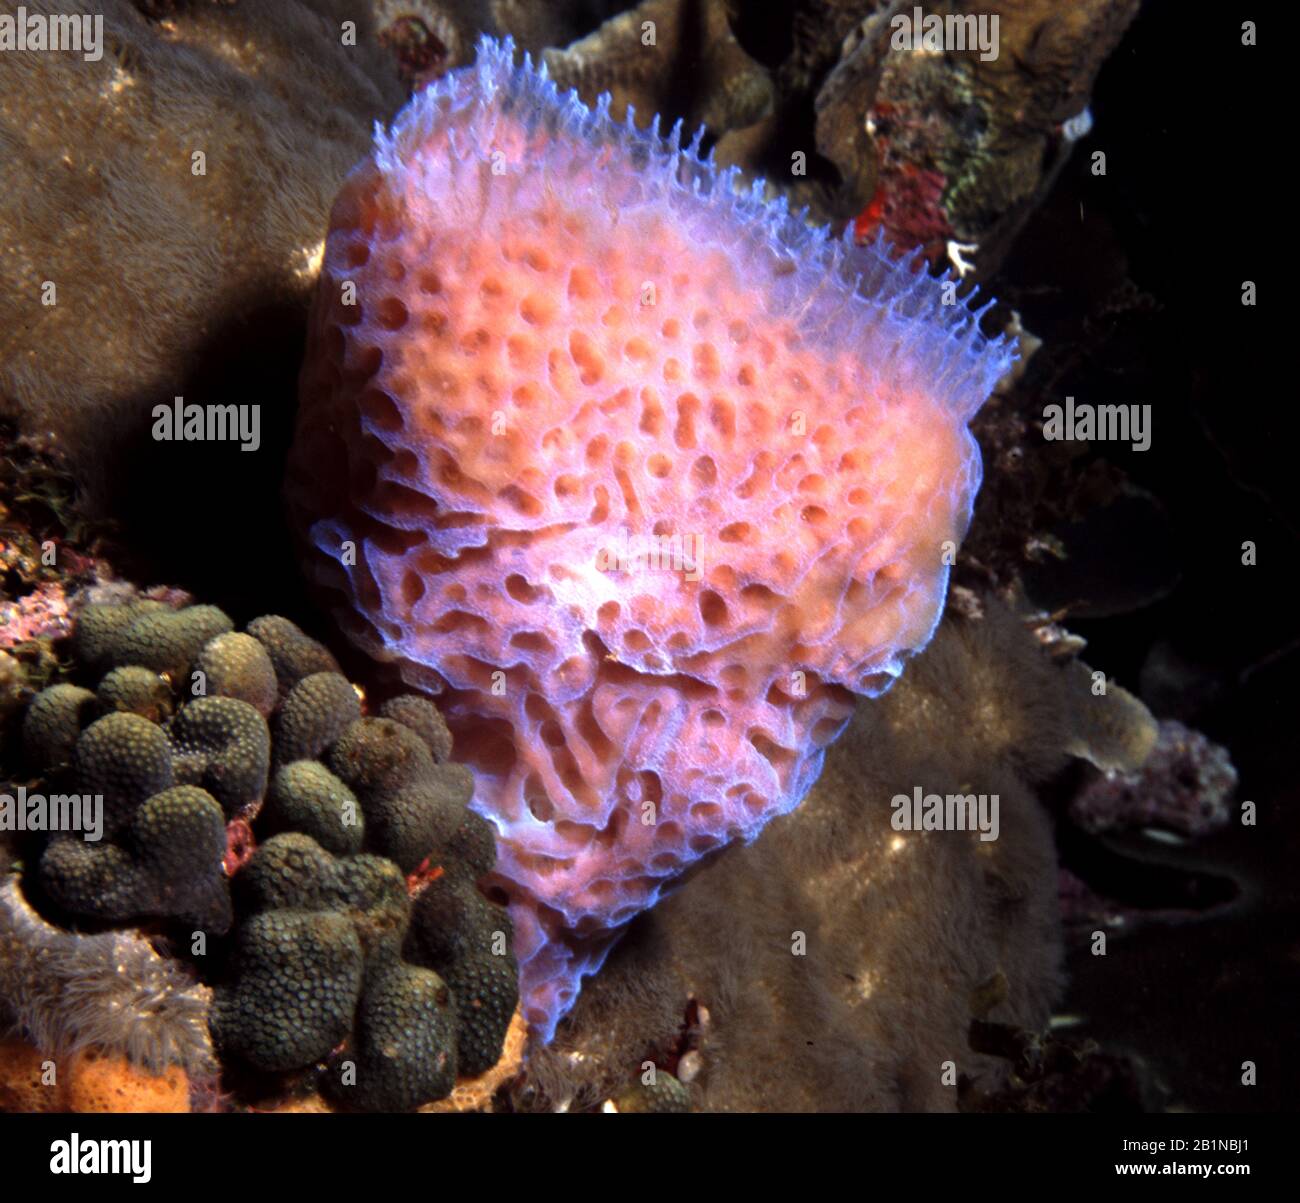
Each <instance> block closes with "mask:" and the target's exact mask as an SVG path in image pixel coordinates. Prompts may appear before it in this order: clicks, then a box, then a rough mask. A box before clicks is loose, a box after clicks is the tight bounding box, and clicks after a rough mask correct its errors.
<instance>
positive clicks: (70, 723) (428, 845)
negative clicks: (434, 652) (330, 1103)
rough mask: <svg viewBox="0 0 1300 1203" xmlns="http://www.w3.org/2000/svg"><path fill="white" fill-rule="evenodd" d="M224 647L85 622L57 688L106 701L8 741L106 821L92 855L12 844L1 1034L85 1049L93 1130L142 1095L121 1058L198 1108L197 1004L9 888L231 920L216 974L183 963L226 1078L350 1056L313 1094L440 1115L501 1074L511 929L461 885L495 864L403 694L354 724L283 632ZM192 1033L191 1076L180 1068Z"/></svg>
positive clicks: (217, 640)
mask: <svg viewBox="0 0 1300 1203" xmlns="http://www.w3.org/2000/svg"><path fill="white" fill-rule="evenodd" d="M232 626H233V624H232V623H231V621H230V619H229V618H228V617H227V616H226V615H225V614H224V613H222V612H221V611H220V610H217V609H216V608H214V607H210V606H183V607H181V608H179V609H174V608H172V607H170V606H168V605H165V604H163V603H161V602H153V601H131V602H124V603H117V602H108V603H102V604H96V603H92V604H90V605H87V606H86V607H85V608H84V609H82V610H81V613H80V616H79V619H78V624H77V629H76V632H75V634H74V638H73V640H72V650H73V665H72V671H73V673H74V674H76V676H77V679H79V680H86V681H88V682H89V683H90V684H95V682H96V681H98V684H97V686H96V688H95V689H93V690H92V689H87V688H84V687H83V686H82V685H79V684H73V683H72V682H70V681H59V682H57V683H55V684H53V685H51V686H49V687H48V688H47V689H45V690H43V691H41V692H40V693H38V694H36V695H35V696H34V698H33V699H32V701H31V703H30V705H29V706H28V708H27V712H26V715H25V716H24V720H23V724H22V734H23V744H24V748H25V752H26V755H27V759H28V767H29V769H30V770H31V771H32V772H33V773H35V774H36V776H35V777H33V778H31V781H32V782H33V785H34V786H35V785H39V784H41V783H43V784H44V785H45V786H46V787H48V788H50V789H52V790H53V789H58V788H62V787H64V786H66V787H68V788H69V789H75V790H77V791H80V794H81V795H84V796H89V797H95V796H101V797H102V800H103V824H102V830H101V832H100V835H101V837H102V838H99V839H95V838H89V839H88V838H82V834H81V833H78V832H71V831H64V830H60V831H58V832H55V833H52V834H49V835H47V836H44V837H41V836H40V835H39V833H34V834H33V835H32V836H29V837H28V838H29V839H30V840H31V841H32V842H31V848H30V850H31V852H32V853H33V854H34V855H33V857H32V859H31V860H30V862H28V863H30V864H31V866H32V868H31V870H30V871H29V873H27V874H25V875H24V877H23V880H22V885H21V886H20V883H19V878H18V877H15V876H12V875H11V876H10V877H8V878H7V880H6V891H7V893H6V895H5V899H4V901H5V907H6V910H5V912H4V915H3V918H4V922H3V923H0V1011H3V1015H2V1016H0V1020H2V1021H3V1023H4V1024H5V1025H7V1026H9V1027H12V1028H13V1029H14V1030H15V1031H16V1032H18V1033H19V1034H20V1035H21V1036H22V1038H23V1039H25V1040H26V1041H27V1042H28V1043H29V1044H30V1045H31V1047H32V1048H34V1049H38V1050H40V1051H41V1052H42V1054H45V1053H48V1054H49V1055H50V1056H52V1057H55V1058H64V1057H68V1056H73V1055H76V1054H78V1053H80V1052H81V1051H82V1050H85V1049H93V1050H95V1055H96V1056H97V1057H99V1058H100V1061H101V1062H102V1063H101V1064H100V1066H99V1069H98V1070H97V1071H96V1072H97V1073H99V1074H100V1076H101V1077H102V1078H103V1081H102V1082H99V1083H98V1084H97V1085H95V1086H94V1087H93V1088H92V1087H89V1086H88V1087H87V1088H86V1092H83V1093H85V1095H86V1097H85V1100H84V1101H85V1102H86V1105H87V1106H90V1105H91V1104H92V1103H93V1101H94V1100H93V1098H92V1097H91V1096H92V1095H94V1096H95V1097H97V1098H101V1102H103V1101H105V1100H109V1099H111V1098H117V1099H118V1100H119V1101H122V1100H123V1099H125V1098H126V1095H125V1094H123V1091H126V1092H127V1093H129V1092H130V1091H131V1090H134V1089H136V1087H135V1086H131V1085H130V1081H131V1077H130V1075H131V1071H130V1069H129V1067H127V1068H123V1067H121V1066H117V1062H116V1061H114V1058H117V1057H119V1056H120V1057H125V1058H126V1059H127V1061H129V1062H130V1063H131V1065H134V1066H137V1067H140V1068H141V1069H144V1070H148V1071H150V1072H153V1073H160V1072H163V1071H165V1070H166V1068H167V1067H168V1066H169V1065H175V1064H180V1065H181V1066H182V1067H183V1068H184V1069H185V1070H186V1071H187V1074H188V1075H189V1078H188V1079H186V1078H185V1077H182V1078H180V1079H175V1080H173V1079H172V1078H167V1079H166V1083H165V1088H164V1084H159V1083H154V1085H153V1086H152V1087H148V1089H154V1087H156V1088H157V1089H158V1090H161V1091H163V1093H166V1090H168V1089H171V1088H172V1087H176V1088H177V1089H179V1088H180V1087H181V1086H183V1085H184V1082H185V1081H186V1080H190V1081H192V1082H193V1083H197V1084H198V1085H199V1086H200V1087H202V1088H204V1089H206V1088H207V1084H210V1083H211V1081H212V1080H213V1069H214V1063H213V1060H212V1052H211V1047H210V1045H209V1043H208V1040H209V1038H208V991H207V989H206V987H199V986H197V985H194V983H193V981H192V979H191V978H190V977H189V976H188V975H187V973H186V970H185V969H184V968H183V967H182V966H181V964H180V963H179V962H173V961H171V960H168V959H164V958H162V957H160V956H159V955H158V954H157V953H156V952H154V951H153V949H152V947H151V946H150V945H149V944H148V943H147V942H146V941H145V940H144V938H143V937H141V936H138V935H134V934H129V933H114V932H107V933H103V934H101V935H95V936H91V935H84V936H83V935H75V934H73V933H72V932H64V931H62V930H61V929H60V928H59V927H57V926H56V925H55V924H53V923H52V922H50V921H49V920H47V919H45V918H41V917H40V916H38V915H37V914H36V913H35V912H34V911H33V910H32V909H31V907H30V905H29V903H28V901H27V900H26V899H25V898H24V896H23V889H24V888H27V889H36V890H37V893H38V901H40V903H41V904H42V905H44V906H46V907H52V908H53V912H54V913H55V914H56V915H57V916H58V917H62V918H69V917H71V918H73V919H83V920H84V919H92V920H94V921H95V922H97V923H113V924H120V923H124V922H136V921H142V920H152V921H168V922H170V923H171V924H173V925H174V924H175V923H176V922H177V921H181V920H183V921H185V923H186V924H188V925H190V926H195V927H197V929H198V931H200V932H202V933H203V934H204V935H205V938H206V937H208V936H211V937H216V938H219V937H220V936H222V935H223V933H225V932H226V931H227V930H228V929H230V928H231V926H232V921H234V920H235V919H237V923H236V924H235V930H234V934H233V936H232V937H231V940H230V941H229V944H228V945H220V944H219V945H218V947H217V948H216V949H214V950H213V953H214V954H215V955H214V958H213V959H212V960H209V959H208V955H209V954H207V953H199V954H197V955H196V956H195V957H194V960H195V962H196V964H197V966H198V967H199V968H200V969H201V970H202V972H203V976H204V980H207V981H215V982H216V983H217V984H218V989H217V995H216V1002H215V1006H214V1008H213V1010H212V1016H211V1026H212V1032H213V1035H214V1037H215V1039H216V1040H217V1042H218V1044H219V1046H220V1049H221V1051H222V1052H223V1054H224V1055H225V1056H226V1057H228V1058H233V1059H236V1060H238V1061H240V1062H243V1063H245V1064H247V1065H250V1066H252V1067H254V1068H255V1069H257V1070H259V1071H262V1072H264V1073H282V1072H283V1071H300V1070H303V1071H305V1070H310V1069H312V1067H313V1066H315V1065H316V1064H317V1063H318V1062H320V1063H323V1062H324V1061H325V1060H326V1058H327V1057H329V1055H330V1054H331V1053H332V1052H333V1051H335V1050H336V1046H338V1045H339V1044H340V1043H341V1042H343V1041H345V1040H346V1041H347V1048H346V1049H345V1050H344V1051H345V1053H346V1061H347V1065H342V1064H341V1063H339V1058H335V1063H336V1065H337V1067H338V1069H339V1073H338V1074H337V1075H335V1077H334V1078H328V1077H327V1078H326V1079H324V1081H326V1083H327V1084H328V1086H329V1090H330V1093H331V1096H332V1097H334V1098H335V1099H337V1100H338V1101H339V1102H340V1103H341V1104H342V1105H344V1106H348V1107H354V1108H364V1109H372V1110H409V1109H412V1108H414V1107H416V1106H420V1105H424V1104H428V1103H432V1102H435V1101H438V1100H441V1099H444V1098H445V1097H447V1096H448V1095H449V1094H450V1092H451V1091H452V1090H453V1088H454V1087H455V1085H456V1082H457V1075H458V1067H459V1074H460V1076H461V1078H462V1079H464V1080H465V1081H466V1082H469V1081H470V1080H473V1079H477V1078H478V1077H479V1076H480V1075H483V1074H485V1073H486V1072H487V1071H490V1070H492V1069H493V1068H494V1067H495V1066H496V1065H497V1064H498V1062H499V1061H500V1059H501V1055H502V1047H503V1042H504V1040H505V1039H506V1036H507V1032H508V1029H509V1027H510V1023H511V1019H512V1016H513V1015H514V1013H515V1009H516V1002H517V999H518V991H517V987H516V974H517V970H516V964H515V960H514V958H513V956H512V955H511V952H510V935H511V928H510V922H509V919H508V916H507V915H506V912H505V911H504V910H503V909H502V908H501V907H500V906H497V905H494V904H493V903H491V902H489V901H488V900H487V899H486V898H485V897H484V896H483V895H482V894H481V893H480V892H479V890H478V886H477V882H478V879H479V878H480V877H482V876H483V875H484V874H486V873H488V872H489V871H490V870H491V868H492V865H493V862H494V859H495V847H494V842H493V836H492V830H491V828H490V827H489V825H488V824H487V823H486V822H485V821H484V820H483V819H481V818H479V817H478V816H477V815H474V814H472V813H470V812H469V811H468V810H467V809H466V807H467V804H468V802H469V799H470V796H471V792H472V783H471V778H470V774H469V772H468V770H467V769H465V768H464V767H463V766H460V765H454V764H450V763H448V761H447V757H448V756H449V755H450V752H451V736H450V733H449V732H448V730H447V727H446V724H445V723H444V721H443V720H442V717H441V716H440V715H439V714H438V712H437V710H436V709H435V708H434V707H433V706H432V705H431V704H430V703H429V702H428V701H427V700H425V699H423V698H418V697H414V696H410V695H399V696H396V697H392V698H389V699H388V700H387V701H386V702H385V703H384V705H383V707H382V708H381V709H382V711H383V713H384V714H385V715H392V716H395V717H366V716H365V714H364V711H363V706H362V695H361V693H360V691H358V690H357V689H356V688H355V687H354V686H353V685H352V684H351V683H350V682H349V681H348V680H347V679H346V678H344V677H343V676H341V675H340V674H339V673H338V672H337V668H338V665H337V663H336V662H335V661H334V659H333V657H332V656H330V654H329V653H328V652H327V651H326V650H325V649H324V648H323V647H322V646H321V645H320V644H318V643H316V642H315V641H314V640H311V639H309V638H308V637H307V636H306V635H304V634H303V632H302V631H300V630H299V629H298V628H297V627H296V626H294V624H292V623H290V622H288V621H287V620H285V619H283V618H279V617H276V616H270V615H268V616H263V617H262V618H259V619H256V620H254V621H253V622H252V623H250V624H249V628H248V629H249V631H250V632H251V633H250V634H239V633H235V632H233V631H232ZM137 659H147V660H148V661H149V665H150V666H149V667H145V666H144V665H141V664H139V663H128V662H127V661H131V660H137ZM199 666H206V667H199ZM227 694H233V695H237V696H226V695H227ZM245 699H249V700H245ZM254 703H260V705H261V709H259V708H258V705H256V704H254ZM324 762H328V764H329V765H331V766H332V770H331V768H330V767H327V764H326V763H324ZM273 764H274V766H275V772H274V775H273V776H270V775H269V774H270V770H271V767H272V765H273ZM264 796H265V802H264ZM259 836H260V837H261V838H262V839H264V840H265V842H263V843H262V844H261V846H260V847H256V840H257V838H258V837H259ZM267 837H269V838H267ZM317 839H319V840H320V843H318V842H317ZM377 853H378V854H382V855H377ZM408 874H409V875H410V876H409V878H408V876H407V875H408ZM232 887H233V890H232ZM232 898H233V904H232ZM413 901H414V906H415V907H417V908H418V915H419V919H418V922H415V923H413V922H411V915H412V908H413ZM408 927H409V928H410V939H409V945H410V947H409V949H408V950H406V951H404V949H403V943H404V940H406V939H407V936H408ZM186 934H187V937H188V932H187V933H186ZM196 934H197V933H196ZM187 943H188V939H187ZM96 958H100V961H107V964H106V965H104V967H102V968H101V966H100V962H98V961H97V960H96ZM403 958H405V959H403ZM78 973H79V974H81V975H82V976H83V977H84V978H85V980H84V981H81V982H73V983H69V981H68V977H69V975H72V974H78ZM114 974H115V975H116V977H114V976H113V975H114ZM441 975H445V977H444V976H441ZM105 976H107V977H108V978H109V979H110V980H109V981H107V982H106V981H104V980H102V979H103V978H104V977H105ZM11 978H12V982H11ZM190 986H193V990H194V991H198V992H199V993H197V994H194V995H193V997H194V999H195V1000H196V1003H195V1005H190V999H191V995H190V994H185V993H183V991H184V989H186V988H187V987H190ZM178 992H179V993H180V997H179V1000H178V1001H176V1002H173V1000H172V995H174V994H177V993H178ZM126 1007H130V1008H132V1010H133V1012H140V1011H144V1012H147V1011H148V1010H149V1009H150V1008H152V1009H153V1010H154V1011H156V1012H157V1013H156V1014H154V1015H150V1014H147V1013H133V1014H130V1015H126V1014H122V1013H121V1012H122V1010H123V1009H124V1008H126ZM106 1008H107V1009H108V1012H109V1013H107V1014H106V1013H104V1012H105V1009H106ZM173 1011H175V1012H177V1015H176V1017H175V1018H173V1017H172V1013H173ZM187 1023H192V1024H194V1025H195V1026H196V1027H197V1028H198V1029H199V1030H200V1031H201V1039H202V1048H203V1052H202V1056H201V1057H200V1056H199V1055H198V1054H197V1053H195V1052H194V1051H193V1050H192V1049H189V1048H187V1047H185V1048H173V1047H172V1044H173V1043H174V1042H176V1041H177V1040H179V1039H180V1038H181V1037H183V1036H185V1035H186V1034H187V1033H186V1030H185V1029H184V1027H183V1026H182V1025H183V1024H187ZM174 1028H177V1029H180V1031H179V1033H178V1032H176V1031H174V1030H173V1029H174ZM169 1042H171V1043H169ZM516 1059H517V1054H516ZM23 1063H24V1064H25V1063H26V1062H23ZM88 1066H89V1062H87V1068H88ZM115 1066H116V1068H114V1067H115ZM196 1073H197V1074H198V1076H197V1077H196V1076H195V1075H196ZM353 1073H355V1081H353V1080H352V1078H351V1074H353ZM123 1074H125V1075H126V1077H125V1078H123V1077H122V1075H123ZM105 1075H106V1076H105ZM19 1077H20V1078H21V1077H22V1075H21V1074H19ZM22 1080H25V1079H22ZM87 1080H88V1079H87ZM114 1083H117V1084H116V1085H114ZM20 1085H21V1083H20ZM136 1085H137V1086H139V1089H140V1090H143V1091H144V1092H145V1094H146V1095H147V1094H148V1089H146V1086H145V1085H142V1084H140V1083H137V1084H136ZM15 1089H17V1088H15ZM467 1089H469V1087H467ZM87 1092H88V1093H87ZM96 1092H97V1093H96ZM472 1093H473V1091H472V1090H471V1094H472ZM18 1095H22V1090H18ZM18 1095H15V1096H14V1097H15V1098H16V1097H18ZM101 1096H102V1097H101ZM6 1097H9V1096H8V1095H6ZM23 1097H26V1096H23ZM71 1097H72V1096H71V1095H69V1094H68V1092H67V1091H66V1090H65V1091H63V1092H62V1093H61V1094H60V1096H59V1103H58V1105H59V1106H65V1105H68V1100H69V1098H71ZM77 1097H80V1096H77ZM474 1097H478V1096H474ZM28 1101H29V1102H30V1099H29V1100H28ZM480 1101H481V1100H480ZM52 1105H53V1104H52Z"/></svg>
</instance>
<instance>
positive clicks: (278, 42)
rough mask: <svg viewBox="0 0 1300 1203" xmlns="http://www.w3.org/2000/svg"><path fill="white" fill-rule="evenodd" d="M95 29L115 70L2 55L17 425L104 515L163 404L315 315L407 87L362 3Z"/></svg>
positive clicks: (2, 258)
mask: <svg viewBox="0 0 1300 1203" xmlns="http://www.w3.org/2000/svg"><path fill="white" fill-rule="evenodd" d="M29 7H31V6H29ZM36 7H38V8H40V7H43V5H37V6H36ZM96 11H97V12H98V13H100V14H101V15H102V17H103V42H104V47H103V49H104V53H103V54H102V57H101V58H99V59H98V60H97V61H94V62H83V61H82V60H81V59H80V57H78V58H76V59H75V60H73V59H72V58H70V57H68V56H65V55H59V54H44V53H39V52H33V51H29V50H12V51H10V52H7V53H5V54H3V55H0V140H3V141H4V142H5V143H6V144H7V145H10V146H12V147H14V148H15V150H14V153H11V154H8V155H6V156H5V159H4V163H3V166H2V167H0V181H2V182H3V188H0V274H2V275H3V276H4V278H5V279H6V280H9V281H11V282H12V284H13V287H12V288H10V289H9V290H7V292H6V294H5V297H4V300H3V303H2V304H0V330H2V331H3V332H4V333H3V335H0V407H2V408H3V410H4V411H7V412H9V413H10V414H13V413H14V412H16V413H17V414H18V416H19V417H20V418H21V420H22V423H23V425H24V427H25V428H26V429H28V430H29V431H33V432H36V431H42V432H43V431H51V432H53V434H54V435H55V436H56V437H57V439H58V442H59V445H60V446H61V447H62V448H63V450H64V451H65V452H66V453H67V454H68V456H69V457H70V459H71V461H72V463H73V464H74V465H75V468H76V471H77V476H78V479H79V481H80V483H81V485H82V486H83V487H84V488H85V489H86V491H87V493H88V495H89V496H90V498H91V499H93V500H94V501H96V502H97V503H99V504H101V505H102V504H104V503H105V502H106V500H107V495H108V493H109V491H110V486H111V485H116V484H120V483H121V480H120V478H119V479H115V477H116V476H117V472H115V471H114V469H117V470H118V471H120V470H121V469H122V468H123V466H124V464H125V463H126V462H127V461H126V459H125V458H124V457H125V455H126V453H127V452H128V451H135V450H138V449H139V448H140V447H142V446H143V445H146V444H147V442H148V440H149V434H150V428H151V424H152V417H151V409H152V406H153V405H154V404H155V403H158V402H165V403H167V404H169V405H170V404H171V402H172V399H173V396H174V395H175V394H177V393H187V392H188V394H189V396H190V398H191V399H192V400H195V401H197V400H200V396H199V394H203V393H204V392H205V391H206V389H207V388H208V387H210V385H209V384H208V383H207V382H205V381H203V380H196V379H194V377H193V375H192V373H193V371H194V367H195V364H196V362H198V361H200V360H201V359H202V358H203V356H204V355H205V354H206V353H207V350H208V346H209V343H210V340H211V339H212V338H213V336H214V334H215V332H216V331H217V330H219V329H220V328H221V327H223V326H225V325H228V324H236V325H237V324H239V323H241V322H245V321H249V320H250V319H252V317H253V315H255V314H268V313H270V314H275V313H276V312H277V311H279V310H281V309H283V308H286V307H287V308H289V309H297V310H301V309H302V308H304V307H305V304H306V300H307V297H308V293H309V289H310V287H311V285H312V283H313V280H314V274H315V271H314V255H315V254H316V250H317V247H318V245H319V241H320V234H321V229H322V227H323V225H324V218H325V214H326V213H327V211H328V206H329V203H330V200H331V198H332V197H333V196H334V194H335V192H336V191H337V189H338V186H339V183H340V182H341V181H342V179H343V177H344V175H345V173H346V172H347V170H348V168H349V167H351V166H352V164H353V163H354V162H355V161H356V160H357V158H358V157H359V156H360V155H361V154H363V153H364V151H365V147H366V143H367V140H368V137H369V132H370V126H371V123H372V122H373V121H374V119H375V118H377V117H386V116H387V115H389V114H390V113H391V112H392V111H393V110H394V109H395V108H396V107H397V105H398V103H400V100H401V98H402V90H401V87H400V85H399V83H398V80H397V73H396V70H395V68H394V66H393V64H392V63H391V62H390V61H389V59H388V56H387V55H386V54H385V52H384V51H383V50H382V48H381V47H380V46H379V44H378V41H377V39H376V36H375V28H374V24H373V22H372V21H371V20H370V18H369V17H368V14H367V13H366V11H365V9H364V6H357V5H355V4H351V3H347V2H346V0H310V2H307V0H276V2H275V3H256V2H245V3H240V4H237V5H229V6H226V5H208V4H187V5H184V6H177V8H176V10H175V11H173V12H170V13H168V14H166V15H165V16H161V17H156V18H151V17H149V16H147V15H146V14H144V13H142V12H141V11H139V9H138V8H137V7H136V6H135V5H133V4H131V3H129V2H128V0H104V3H102V4H100V5H99V6H98V8H97V10H96ZM344 21H352V22H354V23H355V24H356V26H357V35H356V37H355V39H354V44H353V45H351V46H349V45H346V44H345V41H344V39H343V37H342V36H341V31H342V28H343V22H344ZM51 286H52V287H53V288H54V289H56V293H55V294H53V299H52V297H51V294H50V291H49V289H50V287H51ZM187 380H189V381H192V384H193V388H192V389H188V388H187V386H186V385H185V384H184V383H182V382H185V381H187ZM201 399H202V401H203V402H204V403H206V402H209V401H212V402H222V403H224V402H225V401H226V400H227V398H225V397H211V396H206V395H204V396H202V397H201ZM272 417H273V416H272V415H271V414H269V413H268V414H267V415H266V421H267V422H268V424H269V423H270V422H271V421H272ZM236 458H244V459H248V458H250V457H246V456H245V457H240V456H236Z"/></svg>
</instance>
